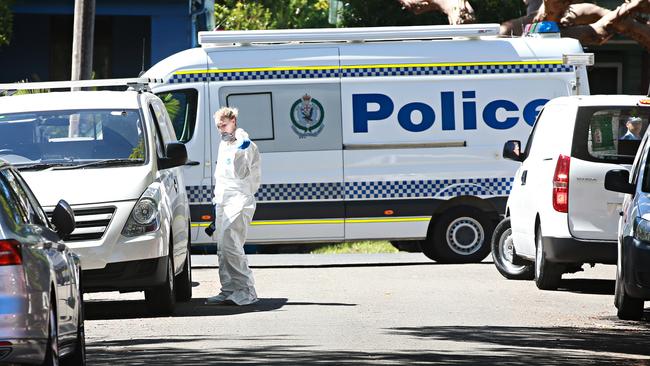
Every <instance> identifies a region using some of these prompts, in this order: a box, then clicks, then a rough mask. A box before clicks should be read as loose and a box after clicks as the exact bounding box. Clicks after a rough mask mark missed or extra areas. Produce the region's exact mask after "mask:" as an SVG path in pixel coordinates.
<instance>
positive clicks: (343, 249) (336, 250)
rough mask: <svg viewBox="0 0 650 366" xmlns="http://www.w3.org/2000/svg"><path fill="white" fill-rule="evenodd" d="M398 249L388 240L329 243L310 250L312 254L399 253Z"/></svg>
mask: <svg viewBox="0 0 650 366" xmlns="http://www.w3.org/2000/svg"><path fill="white" fill-rule="evenodd" d="M397 252H398V250H397V249H395V247H394V246H393V245H392V244H391V243H390V242H388V241H385V240H384V241H370V240H366V241H353V242H346V243H336V244H328V245H326V246H323V247H320V248H316V249H313V250H311V251H310V253H311V254H350V253H356V254H373V253H397Z"/></svg>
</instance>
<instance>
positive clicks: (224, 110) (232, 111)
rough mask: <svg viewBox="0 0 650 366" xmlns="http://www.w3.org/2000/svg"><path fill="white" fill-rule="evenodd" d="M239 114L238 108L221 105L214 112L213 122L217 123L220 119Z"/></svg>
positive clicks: (230, 117)
mask: <svg viewBox="0 0 650 366" xmlns="http://www.w3.org/2000/svg"><path fill="white" fill-rule="evenodd" d="M238 115H239V109H237V108H231V107H221V108H219V110H218V111H216V112H214V123H219V121H221V120H222V119H224V118H226V119H233V118H237V116H238Z"/></svg>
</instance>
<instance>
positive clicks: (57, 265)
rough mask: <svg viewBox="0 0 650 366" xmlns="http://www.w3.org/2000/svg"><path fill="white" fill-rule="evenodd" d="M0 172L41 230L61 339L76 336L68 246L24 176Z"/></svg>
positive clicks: (73, 281)
mask: <svg viewBox="0 0 650 366" xmlns="http://www.w3.org/2000/svg"><path fill="white" fill-rule="evenodd" d="M0 174H3V175H4V178H5V179H6V180H7V181H8V182H9V184H10V186H11V189H12V190H13V191H14V193H15V194H16V197H17V198H18V201H19V203H20V205H21V206H22V207H23V209H24V210H25V212H27V217H28V220H29V224H30V225H31V227H32V228H33V232H34V233H35V234H40V236H41V238H42V241H41V243H42V246H43V251H44V253H45V254H46V255H47V257H48V258H49V260H50V263H51V266H52V269H53V272H54V276H55V284H56V287H57V290H56V296H57V299H56V304H57V313H58V314H57V315H58V317H57V319H58V325H59V335H60V339H61V340H63V341H65V340H66V339H67V338H71V337H74V336H76V327H77V322H76V314H77V312H76V309H77V306H79V304H78V303H77V301H76V298H75V297H74V294H75V292H74V290H73V288H74V287H75V286H76V282H75V281H76V275H75V274H74V272H73V271H71V267H72V264H71V263H70V262H69V261H70V256H69V253H68V248H67V247H66V245H65V244H63V242H61V240H60V238H59V237H58V235H57V234H56V233H55V232H54V231H53V230H52V228H51V227H50V225H49V221H48V219H47V216H46V215H45V212H43V209H42V208H41V206H40V204H39V203H38V201H37V200H36V197H35V196H34V194H33V193H32V192H31V190H30V189H29V187H27V184H26V183H25V182H24V180H22V178H21V177H20V176H18V175H17V174H15V173H14V172H13V171H12V170H9V169H6V170H3V171H2V172H1V173H0Z"/></svg>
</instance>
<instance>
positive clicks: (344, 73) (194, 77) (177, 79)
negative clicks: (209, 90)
mask: <svg viewBox="0 0 650 366" xmlns="http://www.w3.org/2000/svg"><path fill="white" fill-rule="evenodd" d="M572 71H573V66H570V65H561V64H501V65H465V66H404V67H400V66H394V67H393V66H391V67H371V66H369V67H362V68H349V67H348V68H346V67H345V66H343V67H342V68H341V70H337V69H329V70H305V69H293V70H262V71H223V72H219V73H216V72H209V71H197V72H195V73H189V74H187V73H185V74H174V75H172V76H171V78H170V79H169V82H170V83H172V84H175V83H192V82H200V81H242V80H272V79H322V78H338V77H344V78H346V77H376V76H422V75H478V74H531V73H548V72H572Z"/></svg>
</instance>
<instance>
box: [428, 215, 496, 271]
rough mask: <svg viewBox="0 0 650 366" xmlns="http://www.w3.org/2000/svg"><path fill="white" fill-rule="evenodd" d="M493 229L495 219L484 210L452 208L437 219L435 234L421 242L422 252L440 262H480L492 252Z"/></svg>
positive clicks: (434, 228)
mask: <svg viewBox="0 0 650 366" xmlns="http://www.w3.org/2000/svg"><path fill="white" fill-rule="evenodd" d="M493 230H494V224H493V222H492V221H491V220H490V219H489V217H488V216H487V215H486V214H485V213H484V212H483V211H481V210H479V209H477V208H474V207H456V208H452V209H450V210H447V211H445V212H444V213H443V214H442V215H441V216H440V217H439V218H438V219H437V220H436V222H435V224H434V227H433V235H432V236H431V238H427V240H426V241H424V242H423V243H422V244H423V245H422V252H423V253H424V254H425V255H426V256H427V257H429V258H431V259H433V260H435V261H437V262H440V263H476V262H480V261H482V260H483V259H484V258H485V257H486V256H487V255H488V254H489V253H490V239H489V238H491V237H492V231H493ZM432 239H433V240H432Z"/></svg>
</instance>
